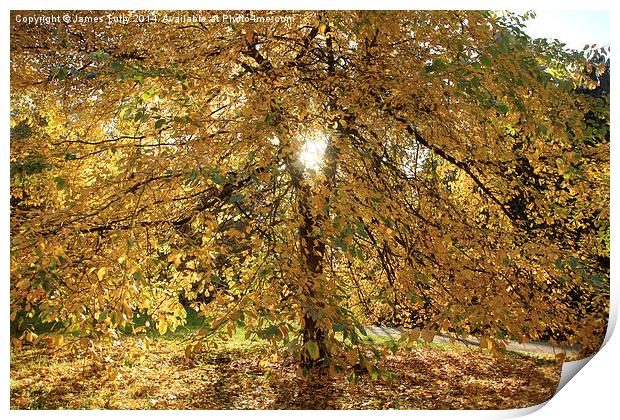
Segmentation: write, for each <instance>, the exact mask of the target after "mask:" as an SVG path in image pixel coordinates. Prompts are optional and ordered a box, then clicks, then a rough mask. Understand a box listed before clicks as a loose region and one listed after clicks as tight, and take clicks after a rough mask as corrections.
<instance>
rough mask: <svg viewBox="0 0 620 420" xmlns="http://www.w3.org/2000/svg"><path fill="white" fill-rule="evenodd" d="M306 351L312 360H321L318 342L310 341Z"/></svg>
mask: <svg viewBox="0 0 620 420" xmlns="http://www.w3.org/2000/svg"><path fill="white" fill-rule="evenodd" d="M306 350H307V351H308V354H309V355H310V358H312V360H316V359H318V358H319V356H320V351H319V346H318V344H317V343H316V341H308V342H307V343H306Z"/></svg>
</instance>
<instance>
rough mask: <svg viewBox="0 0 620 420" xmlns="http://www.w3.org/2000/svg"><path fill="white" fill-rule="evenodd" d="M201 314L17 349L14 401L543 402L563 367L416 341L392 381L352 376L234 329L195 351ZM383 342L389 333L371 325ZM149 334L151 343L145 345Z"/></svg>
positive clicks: (90, 404) (184, 405)
mask: <svg viewBox="0 0 620 420" xmlns="http://www.w3.org/2000/svg"><path fill="white" fill-rule="evenodd" d="M200 323H201V321H200V319H199V318H198V317H195V316H193V315H190V317H189V318H188V324H187V325H186V326H184V327H182V328H180V329H178V330H177V331H175V332H173V333H167V334H165V335H164V336H163V337H156V336H150V337H149V334H147V336H146V337H145V336H142V338H137V337H135V336H123V337H121V338H120V339H119V340H117V341H116V342H115V344H114V345H110V346H107V347H103V348H101V349H100V350H98V351H99V353H98V355H97V357H93V355H88V354H78V355H75V354H72V353H70V352H68V351H66V350H65V351H60V352H53V353H50V352H46V351H44V350H41V349H34V348H22V349H14V350H13V351H12V353H11V379H10V390H11V408H13V409H58V408H63V409H102V408H103V409H111V408H122V409H258V408H259V409H268V408H271V409H280V408H286V409H327V408H329V409H352V408H354V409H371V408H372V409H387V408H396V409H437V408H441V409H459V408H470V409H474V408H476V409H487V408H517V407H526V406H531V405H535V404H539V403H541V402H543V401H545V400H547V399H548V398H550V397H551V396H552V395H553V392H554V390H555V388H556V386H557V383H558V381H559V373H560V366H559V365H555V364H554V363H553V361H552V360H551V359H548V358H545V357H530V356H527V355H523V354H507V355H506V356H502V357H499V358H497V357H493V356H491V355H489V354H488V353H483V352H481V351H479V350H472V349H470V348H467V347H464V346H460V345H456V344H449V343H431V344H430V345H426V344H421V343H416V344H415V345H414V347H413V348H412V349H410V350H408V351H402V352H399V353H397V354H395V355H394V354H391V353H389V354H388V356H387V357H385V359H384V360H382V361H381V367H382V368H384V369H386V370H390V371H392V372H394V373H396V374H397V378H396V379H395V380H393V381H388V382H386V381H383V380H373V379H372V378H371V377H370V375H368V374H365V371H362V372H361V374H358V376H357V378H356V380H355V381H350V380H347V379H346V378H344V377H336V378H330V377H328V376H327V375H325V374H321V373H320V372H314V373H313V374H312V375H311V376H310V378H309V379H307V378H303V377H301V376H299V375H298V370H297V366H296V364H295V363H294V361H293V360H291V359H290V358H287V357H282V356H281V355H273V354H271V353H269V352H268V351H267V348H266V345H265V344H264V341H262V340H258V339H256V338H254V339H252V338H250V339H246V338H245V332H244V331H242V330H237V331H236V332H235V333H234V334H233V336H232V337H231V339H230V340H227V341H222V340H220V339H215V340H214V343H215V344H217V348H215V347H209V348H208V349H205V350H203V351H201V352H199V353H198V354H195V355H193V356H192V357H191V358H189V359H188V358H186V357H185V347H186V344H187V338H188V337H189V335H190V334H191V332H192V331H195V329H196V328H198V327H199V325H200ZM368 339H369V340H371V341H372V342H374V343H376V344H377V345H379V346H389V343H390V340H391V339H390V338H389V337H384V336H378V335H374V334H370V335H369V336H368ZM146 342H148V343H149V344H148V347H146V346H145V345H144V344H145V343H146Z"/></svg>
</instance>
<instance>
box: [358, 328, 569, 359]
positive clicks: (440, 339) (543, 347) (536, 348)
mask: <svg viewBox="0 0 620 420" xmlns="http://www.w3.org/2000/svg"><path fill="white" fill-rule="evenodd" d="M403 331H407V330H406V329H397V328H393V327H383V326H371V327H366V332H368V333H371V334H375V335H380V336H383V337H392V338H399V337H400V334H401V333H402V332H403ZM433 342H434V343H450V342H451V340H450V337H449V336H447V335H443V334H436V335H435V338H434V339H433ZM455 343H459V344H462V345H464V346H467V347H479V341H478V339H477V338H475V337H469V338H468V339H462V338H459V339H457V340H456V341H455ZM506 350H508V351H517V352H525V353H538V354H552V355H555V354H557V353H561V352H563V351H564V352H566V355H567V356H568V355H571V356H574V355H577V354H578V353H579V348H578V347H567V348H562V347H560V346H554V345H552V344H549V343H547V342H543V341H531V342H529V343H518V342H516V341H509V342H508V345H507V346H506Z"/></svg>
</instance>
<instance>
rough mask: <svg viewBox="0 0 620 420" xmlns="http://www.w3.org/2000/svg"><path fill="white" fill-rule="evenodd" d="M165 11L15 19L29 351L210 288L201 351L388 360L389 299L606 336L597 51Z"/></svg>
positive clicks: (454, 33) (467, 328)
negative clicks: (263, 343)
mask: <svg viewBox="0 0 620 420" xmlns="http://www.w3.org/2000/svg"><path fill="white" fill-rule="evenodd" d="M20 13H21V12H20ZM21 14H22V15H24V16H25V15H27V14H28V13H21ZM215 14H220V13H219V12H218V13H216V12H213V13H212V15H215ZM78 15H79V16H81V17H82V18H84V20H85V21H88V18H89V17H93V16H105V13H99V12H96V11H91V12H79V13H78ZM164 15H166V13H165V12H153V13H152V15H151V16H152V19H151V20H150V22H147V23H145V24H141V25H116V24H109V23H108V22H107V21H106V20H103V22H98V23H94V24H93V23H92V22H87V23H79V22H77V23H71V24H67V25H65V24H58V25H57V26H55V27H54V29H53V30H51V31H50V30H49V28H47V27H44V26H33V25H26V24H21V23H18V22H16V21H15V19H12V31H11V84H12V93H11V101H12V115H11V118H12V127H13V129H12V141H11V163H12V178H11V194H12V196H11V210H12V212H11V233H12V238H11V240H12V251H11V309H12V314H11V317H12V320H14V321H15V323H16V324H17V323H22V324H23V327H22V330H24V328H29V329H27V330H25V331H24V332H23V334H22V335H21V336H19V338H18V337H16V338H14V340H13V343H14V344H15V345H20V344H21V341H20V338H21V339H23V340H29V341H33V340H35V341H36V340H38V339H37V338H36V334H34V333H35V332H36V331H34V330H33V329H32V327H29V326H28V320H29V319H36V320H38V322H42V323H53V324H54V325H59V324H62V327H63V329H64V330H66V331H72V332H74V334H75V335H76V336H77V337H80V339H79V341H77V344H79V345H80V346H82V347H84V348H92V346H93V341H92V339H94V338H96V337H114V336H115V335H116V334H117V331H118V330H119V329H121V330H125V331H127V330H131V329H132V323H133V320H134V319H135V317H136V315H137V314H146V315H147V316H148V318H149V319H150V320H151V321H150V322H152V323H153V324H154V325H155V326H156V328H157V329H158V330H159V331H160V333H165V332H166V331H167V330H168V329H171V330H174V329H175V328H176V327H178V326H179V325H181V324H182V323H183V322H184V320H185V316H186V307H185V306H184V304H185V305H188V304H191V306H192V307H193V308H194V309H195V310H197V311H198V312H199V313H200V314H201V315H202V316H204V318H205V323H204V328H202V329H200V331H199V334H198V337H196V341H195V342H193V343H192V344H191V345H190V346H189V347H188V354H189V353H191V352H192V351H193V350H195V349H198V348H200V346H202V343H203V340H204V339H205V338H208V337H209V336H211V335H212V334H216V333H218V334H219V333H226V334H232V333H233V332H234V331H235V329H236V328H240V327H242V328H245V331H246V333H247V334H248V335H250V334H256V335H258V336H260V337H261V338H264V339H265V340H269V341H270V342H272V343H273V345H274V348H280V349H282V351H284V352H285V353H289V354H291V355H294V356H295V357H296V358H297V359H298V360H300V361H303V362H304V363H306V364H316V363H321V364H323V365H324V366H329V367H330V371H331V372H332V373H335V374H337V373H339V372H342V371H344V370H345V369H346V368H347V367H348V366H350V365H353V364H361V365H362V366H365V367H366V368H367V369H368V370H369V371H370V372H371V373H372V372H374V373H375V374H376V373H377V372H378V371H377V370H376V368H373V366H372V363H371V362H370V359H369V358H368V356H367V355H368V354H369V353H366V351H365V347H364V346H363V345H362V337H363V335H365V334H366V333H365V330H364V327H363V325H367V324H368V323H372V322H376V321H378V320H387V319H389V320H391V321H392V322H395V323H397V324H407V325H409V324H412V326H418V327H419V328H416V329H414V330H413V331H412V332H411V333H409V334H408V335H405V336H404V337H403V339H409V340H413V339H416V338H417V337H418V336H420V335H421V336H422V337H423V338H424V339H426V340H431V339H432V337H433V335H434V334H435V333H436V332H438V331H443V332H446V333H450V334H453V335H466V334H469V333H474V334H477V335H479V336H481V337H482V338H483V341H482V342H483V345H484V346H486V347H488V348H489V349H491V350H493V351H497V350H498V349H501V348H502V346H503V345H504V342H503V340H504V339H509V338H510V339H517V340H531V339H538V338H541V337H544V336H546V335H548V334H549V331H552V332H560V333H561V334H559V335H558V337H560V338H561V339H562V340H563V341H564V342H567V343H576V342H579V343H581V344H582V345H583V346H584V348H585V349H594V348H596V347H597V345H598V344H599V343H600V341H601V340H602V337H603V335H604V331H605V327H606V313H607V306H608V302H609V298H608V284H609V283H608V281H609V265H608V264H607V265H605V264H604V263H603V264H600V263H599V262H600V261H604V260H605V258H607V261H609V248H608V243H609V242H608V239H609V222H608V220H609V136H608V128H609V127H608V121H609V115H608V107H609V105H608V95H606V94H600V95H590V94H588V93H587V92H588V91H587V89H592V88H595V87H596V81H592V80H591V79H590V78H588V77H586V76H587V75H586V76H583V75H584V72H583V69H585V67H586V66H587V65H588V63H587V61H586V58H585V57H584V55H583V54H582V53H578V52H574V51H573V52H566V51H564V50H563V49H562V48H561V46H559V45H557V44H556V43H551V44H549V43H546V42H541V41H533V40H531V39H530V38H529V37H527V36H526V35H525V34H524V33H523V32H522V31H521V27H522V26H523V24H522V20H523V17H520V16H516V15H505V16H496V15H495V14H493V13H491V12H480V11H468V12H461V11H449V12H443V11H441V12H440V11H415V12H355V11H346V12H329V13H328V12H292V13H287V14H286V16H287V17H290V18H291V19H292V20H282V19H280V18H282V17H283V16H285V15H284V14H282V13H279V12H260V13H256V16H258V17H259V19H258V22H256V23H252V24H238V23H230V24H226V23H209V24H205V23H195V24H194V23H191V24H185V23H178V24H177V23H165V22H164V21H163V18H164ZM261 20H262V21H261ZM597 51H598V50H597ZM599 53H601V51H599ZM602 69H603V67H601V70H602ZM577 86H580V89H581V91H576V90H575V88H576V87H577ZM584 89H585V90H584ZM312 150H315V151H316V153H312V152H311V151H312ZM304 156H305V158H304ZM576 296H579V298H576ZM24 322H25V324H24ZM55 328H57V327H55ZM141 329H142V327H139V328H136V329H133V331H134V332H140V330H141ZM48 338H49V339H48V342H49V343H50V344H58V343H59V342H60V340H62V336H59V335H55V334H52V335H50V336H49V337H48ZM207 343H208V340H207ZM375 356H376V357H381V354H380V353H379V352H375Z"/></svg>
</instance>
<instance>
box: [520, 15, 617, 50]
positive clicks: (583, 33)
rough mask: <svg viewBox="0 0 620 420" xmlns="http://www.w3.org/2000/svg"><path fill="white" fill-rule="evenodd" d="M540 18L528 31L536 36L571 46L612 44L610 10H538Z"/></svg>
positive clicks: (526, 30) (580, 47)
mask: <svg viewBox="0 0 620 420" xmlns="http://www.w3.org/2000/svg"><path fill="white" fill-rule="evenodd" d="M534 11H535V12H536V19H534V20H531V21H529V22H528V25H527V27H526V29H525V32H526V33H527V34H528V35H530V36H532V37H535V38H551V39H559V40H560V41H561V42H563V43H565V44H566V46H567V47H568V48H574V49H577V50H581V49H582V48H583V47H584V46H585V45H586V44H590V45H591V44H597V46H607V45H609V43H610V41H609V40H610V26H609V21H610V13H609V11H606V10H534Z"/></svg>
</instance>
